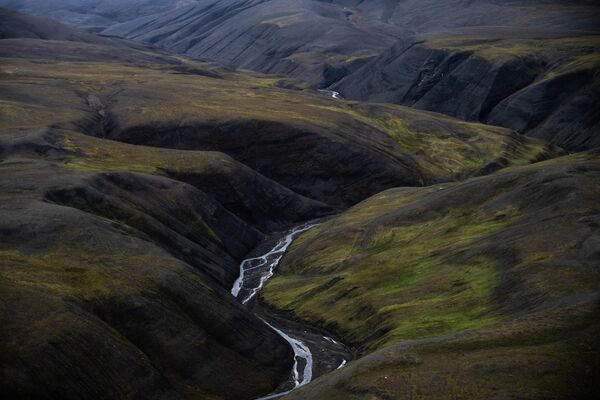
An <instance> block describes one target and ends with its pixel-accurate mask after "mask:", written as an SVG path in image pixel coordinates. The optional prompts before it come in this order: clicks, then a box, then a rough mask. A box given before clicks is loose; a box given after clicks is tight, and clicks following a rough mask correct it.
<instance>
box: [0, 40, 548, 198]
mask: <svg viewBox="0 0 600 400" xmlns="http://www.w3.org/2000/svg"><path fill="white" fill-rule="evenodd" d="M23 46H26V47H27V49H28V52H26V53H24V52H23V50H22V48H23ZM0 55H2V56H3V57H2V74H3V76H4V77H5V78H6V79H4V80H3V81H2V83H1V84H0V85H1V87H2V91H3V96H2V99H1V101H2V105H3V106H2V126H3V135H8V136H10V137H18V136H19V135H21V134H27V133H28V132H30V131H31V130H33V129H39V128H40V127H44V126H51V127H52V128H53V129H63V130H68V131H79V132H84V133H87V134H89V135H93V136H97V137H101V138H109V139H115V140H119V141H124V142H128V143H131V144H142V145H150V146H154V147H168V148H177V149H185V150H210V151H220V152H223V153H226V154H228V155H229V156H231V157H232V158H234V159H235V160H237V161H239V162H242V163H244V164H245V165H247V166H248V167H250V168H252V169H253V170H255V171H256V172H258V173H260V174H262V175H264V176H265V177H267V178H269V179H272V180H274V181H276V182H277V183H279V184H281V185H283V186H286V187H288V188H289V189H291V190H293V191H295V192H297V193H298V194H300V195H303V196H306V197H309V198H312V199H315V200H318V201H321V202H324V203H328V204H330V205H332V206H347V205H350V204H354V203H356V202H357V201H360V200H362V199H363V198H365V197H367V196H369V195H372V194H374V193H376V192H378V191H380V190H383V189H387V188H389V187H393V186H405V185H409V186H414V185H421V184H424V183H430V182H435V181H439V180H448V179H457V178H460V177H464V176H469V175H476V174H482V173H488V172H490V171H491V170H494V169H497V168H499V167H501V166H506V165H520V164H527V163H529V162H532V161H536V160H539V159H540V158H545V157H548V156H551V155H552V154H556V150H555V149H552V148H549V147H547V146H545V145H544V144H543V142H540V141H537V140H532V139H524V138H521V137H520V136H519V135H516V134H514V133H513V132H511V131H509V130H505V129H501V128H493V127H487V126H484V125H481V124H469V123H464V122H462V121H459V120H455V119H452V118H448V117H445V116H440V115H436V114H432V113H426V112H419V111H413V110H409V109H406V108H403V107H399V106H385V105H370V106H362V105H360V104H358V103H353V102H344V101H336V100H334V99H330V98H327V97H325V96H322V95H319V94H318V93H315V92H313V91H309V90H306V91H301V90H286V89H281V88H280V87H279V86H281V85H288V84H289V83H290V82H289V81H286V80H285V79H283V78H273V77H266V76H262V75H256V74H250V73H244V72H228V71H223V70H220V69H216V68H215V67H214V66H212V65H210V64H206V63H199V62H193V61H189V60H186V59H182V58H177V57H172V56H167V55H161V54H156V53H150V52H148V51H140V50H131V51H126V50H124V49H119V50H115V49H114V48H113V47H109V46H101V45H88V44H82V43H65V42H56V41H35V40H30V39H27V40H21V39H9V40H4V41H2V43H0ZM40 60H43V62H40ZM273 166H276V167H273Z"/></svg>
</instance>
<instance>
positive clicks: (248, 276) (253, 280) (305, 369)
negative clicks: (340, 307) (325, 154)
mask: <svg viewBox="0 0 600 400" xmlns="http://www.w3.org/2000/svg"><path fill="white" fill-rule="evenodd" d="M317 225H318V224H306V225H302V226H299V227H296V228H294V229H292V230H291V231H290V232H289V233H287V234H286V235H285V236H284V237H283V238H281V239H280V240H279V241H278V242H277V244H276V245H275V246H274V247H273V248H272V249H271V250H270V251H268V252H267V253H265V254H263V255H261V256H258V257H252V258H247V259H245V260H244V261H242V263H241V264H240V275H239V277H238V278H237V280H236V281H235V283H234V284H233V287H232V288H231V294H232V295H233V296H234V297H237V298H238V299H239V300H240V301H241V302H242V304H246V303H248V301H250V300H251V299H252V298H253V297H254V296H255V295H256V294H257V293H258V292H259V291H260V289H261V288H262V287H263V286H264V284H265V283H266V282H267V281H268V280H269V278H271V277H272V276H273V274H274V273H275V268H276V267H277V265H278V264H279V261H280V260H281V258H282V257H283V255H284V254H285V251H286V250H287V249H288V247H289V246H290V245H291V244H292V242H293V240H294V238H295V237H296V236H298V235H299V234H301V233H302V232H306V231H308V230H309V229H311V228H313V227H315V226H317ZM263 322H264V323H265V324H267V325H268V326H269V327H270V328H271V329H273V330H274V331H275V332H277V334H278V335H279V336H281V337H282V338H283V339H285V340H286V341H287V342H288V343H289V344H290V346H291V347H292V349H293V350H294V366H293V368H292V380H293V383H294V387H293V388H292V389H290V390H287V391H283V392H279V393H274V394H271V395H268V396H266V397H261V398H260V399H258V400H268V399H275V398H277V397H281V396H284V395H286V394H288V393H289V392H291V391H292V390H294V389H296V388H299V387H300V386H303V385H306V384H307V383H309V382H310V381H311V380H312V376H313V355H312V353H311V351H310V348H309V347H308V345H307V344H306V343H304V342H303V341H302V340H300V339H298V338H295V337H292V336H290V334H288V333H286V332H284V331H283V330H282V329H280V328H277V327H276V326H274V324H273V323H271V322H268V321H266V320H264V319H263ZM330 340H333V339H330ZM344 364H345V361H344Z"/></svg>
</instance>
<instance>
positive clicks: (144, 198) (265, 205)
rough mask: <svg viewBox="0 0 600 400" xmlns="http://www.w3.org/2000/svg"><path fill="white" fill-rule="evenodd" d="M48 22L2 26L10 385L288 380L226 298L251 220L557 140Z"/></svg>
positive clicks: (530, 154) (437, 176)
mask: <svg viewBox="0 0 600 400" xmlns="http://www.w3.org/2000/svg"><path fill="white" fill-rule="evenodd" d="M27 21H41V22H42V25H41V26H35V27H34V28H35V29H34V31H36V32H39V31H40V29H44V27H45V26H53V25H52V24H50V25H47V23H46V21H44V20H42V19H37V18H33V19H30V20H29V19H28V20H27ZM27 23H29V22H27ZM59 28H60V29H50V30H49V31H48V35H45V36H44V37H45V38H46V39H48V40H43V39H39V38H36V39H34V38H31V35H30V34H29V32H30V31H31V30H30V29H23V28H22V25H21V26H18V29H14V30H12V31H11V32H9V33H10V35H9V36H8V37H10V38H9V39H2V40H0V57H1V69H0V74H1V76H2V80H1V82H0V87H1V88H0V93H1V95H0V110H1V114H0V129H1V134H0V178H1V179H0V185H1V187H2V190H1V191H0V193H1V195H0V196H1V197H2V201H1V204H2V207H1V209H0V213H1V218H0V221H2V222H1V223H0V224H1V225H2V227H1V228H0V232H1V235H2V240H0V242H1V243H2V245H1V247H0V252H1V253H2V254H1V257H0V259H1V260H2V268H1V271H2V274H1V278H0V291H1V293H2V298H3V299H5V301H4V302H3V303H2V311H1V313H0V315H1V319H2V325H3V327H4V329H3V330H2V351H1V353H2V360H1V361H2V362H1V363H0V365H1V369H2V387H3V391H4V392H5V393H8V395H9V396H10V397H11V398H32V397H34V398H35V397H49V398H61V399H77V398H81V397H93V398H121V397H130V396H133V397H144V398H162V397H165V396H167V397H170V396H175V397H179V398H181V397H186V398H194V397H198V396H201V397H202V398H211V399H212V398H214V399H221V398H253V397H256V396H258V395H259V394H264V393H269V392H270V391H272V390H273V389H274V388H275V387H277V386H278V385H279V384H280V382H283V381H285V380H286V379H287V375H288V374H289V370H290V364H291V359H292V357H291V353H290V349H289V347H288V346H287V345H286V343H285V341H283V340H282V338H281V337H280V336H277V335H275V333H274V332H273V330H271V329H269V328H268V327H267V326H266V325H265V324H264V323H263V322H262V321H261V320H260V319H259V318H258V317H257V316H255V315H254V314H251V313H248V312H246V311H245V309H244V308H243V307H242V305H241V304H240V303H239V302H237V301H236V300H235V299H234V298H233V297H231V296H230V294H229V288H230V287H231V285H232V284H233V281H234V280H235V278H236V276H237V274H238V266H239V262H240V260H241V259H242V258H243V256H244V255H245V254H246V253H248V252H250V250H251V249H252V248H253V247H254V246H256V245H257V244H258V243H260V242H261V241H262V240H263V239H264V238H265V237H266V236H267V235H269V234H271V233H273V232H275V231H279V230H282V229H285V228H287V227H290V226H293V225H296V224H298V223H300V222H302V221H306V220H310V219H313V218H316V217H322V216H326V215H330V214H332V213H333V212H335V211H337V210H338V209H339V208H340V207H345V206H346V205H350V204H353V203H356V202H357V201H360V200H361V199H363V198H364V197H367V196H369V195H372V194H375V193H377V192H379V191H381V190H383V189H387V188H390V187H393V186H397V185H422V184H424V183H426V182H434V181H437V180H441V179H460V178H462V177H465V176H471V175H480V174H487V173H490V172H492V171H494V170H496V169H498V168H501V167H503V166H506V165H515V166H516V165H527V164H529V163H531V162H534V161H537V160H539V159H543V158H547V157H552V156H555V155H557V154H560V153H561V150H560V149H557V148H554V147H551V146H547V145H545V144H544V143H543V142H540V141H537V140H534V139H525V138H523V137H521V136H519V135H516V134H514V133H512V132H511V131H509V130H505V129H502V128H495V127H488V126H484V125H479V124H470V123H465V122H462V121H459V120H455V119H452V118H449V117H446V116H442V115H437V114H431V113H426V112H420V111H415V110H412V109H408V108H403V107H399V106H387V105H363V104H360V103H354V102H345V101H336V100H335V99H331V98H329V97H326V96H324V95H322V94H320V93H318V92H315V91H313V90H309V89H306V90H302V89H301V87H297V86H295V84H294V82H293V81H291V80H289V79H288V78H285V77H272V76H264V75H259V74H251V73H246V72H235V71H229V70H225V69H222V68H220V67H217V66H215V65H214V64H210V63H202V62H197V61H191V60H188V59H185V58H181V57H178V56H173V55H169V54H164V53H156V52H153V51H150V50H148V49H144V48H141V47H136V48H133V47H131V46H130V45H129V44H128V43H125V42H120V41H118V40H109V41H108V42H106V41H105V39H102V40H100V41H99V42H96V41H88V40H87V38H88V36H87V35H88V34H80V35H79V36H78V35H75V36H69V37H68V39H69V40H68V41H65V40H63V39H65V38H64V37H63V36H62V33H61V32H64V31H69V28H64V27H59ZM54 33H56V35H54ZM19 35H22V36H25V38H16V36H19ZM78 40H80V41H78ZM280 86H285V87H292V88H293V89H282V88H280ZM425 149H428V151H427V152H426V151H425ZM342 166H343V167H342ZM15 316H17V317H15ZM32 327H33V329H32ZM141 377H143V378H141Z"/></svg>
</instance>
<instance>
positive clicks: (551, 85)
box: [333, 32, 600, 150]
mask: <svg viewBox="0 0 600 400" xmlns="http://www.w3.org/2000/svg"><path fill="white" fill-rule="evenodd" d="M599 50H600V40H599V39H598V37H597V36H580V37H560V38H554V39H543V40H540V39H523V38H518V39H517V38H514V37H513V38H505V39H499V38H498V36H497V35H494V34H491V33H489V32H488V33H485V32H483V33H480V34H467V35H461V36H455V37H453V36H445V37H443V38H433V39H429V40H426V41H421V42H399V43H397V44H396V45H395V46H394V47H392V48H391V49H390V50H388V51H386V52H384V53H382V54H381V55H380V56H378V57H377V58H375V59H373V60H371V61H369V62H368V63H366V64H365V65H364V66H362V67H361V68H360V69H358V70H357V71H356V72H354V73H353V74H351V75H349V76H346V77H345V78H343V79H342V80H341V81H340V82H338V83H336V84H335V85H334V86H333V89H335V90H338V91H340V92H341V93H342V94H343V95H344V96H346V97H349V98H353V99H361V100H369V101H381V102H392V103H399V104H405V105H409V106H412V107H415V108H420V109H425V110H432V111H438V112H443V113H445V114H448V115H452V116H455V117H458V118H462V119H466V120H471V121H482V122H485V123H489V124H492V125H501V126H505V127H509V128H512V129H516V130H518V131H519V132H523V133H527V134H528V135H531V136H536V137H542V138H544V139H546V140H548V141H550V142H553V143H556V144H559V145H561V146H563V147H566V148H569V149H573V150H576V149H586V148H593V147H596V146H598V145H599V144H600V142H599V141H600V136H598V135H597V132H598V129H599V125H598V124H599V123H600V116H599V114H598V112H597V110H596V109H595V107H594V106H593V104H596V103H597V102H598V99H599V98H600V97H599V96H600V91H599V81H598V74H597V72H598V69H599V68H600V64H599V61H598V60H599V58H598V56H597V54H598V52H599ZM388 82H393V84H390V83H388ZM448 98H452V99H453V101H451V102H450V101H448V100H447V99H448Z"/></svg>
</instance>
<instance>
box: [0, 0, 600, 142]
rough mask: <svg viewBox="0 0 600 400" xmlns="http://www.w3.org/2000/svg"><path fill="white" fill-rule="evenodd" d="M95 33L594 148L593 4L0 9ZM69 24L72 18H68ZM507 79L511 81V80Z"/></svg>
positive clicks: (222, 3)
mask: <svg viewBox="0 0 600 400" xmlns="http://www.w3.org/2000/svg"><path fill="white" fill-rule="evenodd" d="M0 5H5V6H8V7H12V8H16V9H21V10H27V11H31V12H35V13H38V14H43V15H48V16H52V17H54V18H58V19H59V20H62V21H67V22H70V23H72V24H75V25H78V26H83V27H88V29H89V26H88V25H87V24H88V22H87V20H86V18H84V19H83V20H81V21H80V20H79V19H77V18H72V16H71V13H73V12H76V13H82V14H83V15H87V16H89V17H90V18H92V17H93V18H99V17H102V18H108V20H107V21H105V22H104V23H103V24H101V25H104V27H103V28H102V29H101V32H102V34H103V35H108V36H118V37H123V38H128V39H132V40H135V41H138V42H141V43H144V44H146V45H151V46H155V47H158V48H162V49H165V50H168V51H172V52H177V53H180V54H185V55H187V56H190V57H194V58H199V59H211V60H215V61H218V62H219V63H221V64H223V65H226V66H227V67H231V68H242V69H249V70H254V71H259V72H263V73H269V74H285V75H287V76H290V77H293V78H297V79H301V80H303V81H305V82H306V83H307V84H308V85H309V86H311V87H315V88H316V87H319V88H325V87H328V88H330V89H333V90H335V91H338V92H340V93H341V95H342V96H343V97H345V98H348V99H353V100H361V101H375V102H388V103H396V104H402V105H407V106H411V107H415V108H418V109H424V110H429V111H435V112H441V113H444V114H448V115H451V116H454V117H458V118H461V119H465V120H468V121H478V122H483V123H489V124H492V125H499V126H503V127H506V128H510V129H514V130H516V131H518V132H519V133H525V134H528V135H531V136H534V137H539V138H543V139H545V140H548V141H550V142H552V143H555V144H557V145H560V146H562V147H565V148H567V149H570V150H581V149H590V148H593V147H595V146H597V145H598V140H599V139H598V135H597V132H598V130H599V126H598V121H599V118H598V112H597V111H596V109H595V107H594V105H595V104H596V103H597V102H598V100H599V98H600V94H599V93H600V91H599V89H598V78H597V77H598V74H597V72H598V62H597V56H596V54H597V53H598V46H599V45H598V33H599V31H598V24H597V21H598V19H599V18H600V7H598V5H597V4H595V3H594V2H591V1H576V2H565V1H562V0H537V1H530V0H528V1H499V0H484V1H477V2H472V1H465V0H452V1H446V0H443V1H442V0H428V1H416V0H414V1H413V0H410V1H399V0H376V1H368V2H364V1H354V0H350V1H346V0H340V1H337V0H334V1H317V0H302V1H291V0H252V1H241V0H219V1H217V0H198V1H193V0H190V1H182V2H164V1H151V0H126V1H121V2H112V1H107V0H103V1H89V2H83V3H77V7H75V6H74V5H73V4H71V3H70V2H65V1H57V2H56V4H55V5H54V7H50V6H49V4H48V3H47V2H43V1H40V0H4V1H0ZM77 15H79V14H77ZM515 77H516V78H515Z"/></svg>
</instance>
